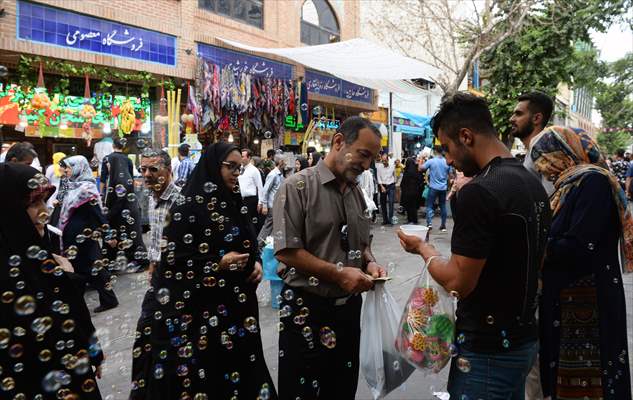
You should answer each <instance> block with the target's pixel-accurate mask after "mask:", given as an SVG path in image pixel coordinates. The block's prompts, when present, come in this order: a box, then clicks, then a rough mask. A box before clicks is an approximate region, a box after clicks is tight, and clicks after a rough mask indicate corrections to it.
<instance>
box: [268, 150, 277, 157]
mask: <svg viewBox="0 0 633 400" xmlns="http://www.w3.org/2000/svg"><path fill="white" fill-rule="evenodd" d="M275 153H276V151H275V150H274V149H268V151H267V152H266V158H270V157H274V156H275Z"/></svg>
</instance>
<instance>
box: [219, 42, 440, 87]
mask: <svg viewBox="0 0 633 400" xmlns="http://www.w3.org/2000/svg"><path fill="white" fill-rule="evenodd" d="M218 40H220V41H222V42H223V43H225V44H228V45H229V46H232V47H236V48H238V49H242V50H248V51H252V52H255V53H264V54H274V55H277V56H280V57H284V58H287V59H290V60H293V61H295V62H297V63H300V64H303V65H305V66H306V67H308V68H312V69H316V70H319V71H323V72H327V73H329V74H332V75H334V76H336V77H337V78H341V79H344V80H346V81H349V82H352V83H355V84H357V85H362V86H366V87H369V88H372V89H377V90H384V91H387V92H397V93H410V94H427V93H428V91H427V90H425V89H422V88H420V87H418V86H416V85H414V84H413V83H412V82H411V79H425V80H427V81H431V82H435V78H436V77H437V76H438V75H439V74H440V73H441V71H440V70H439V69H437V68H435V67H433V66H431V65H429V64H426V63H424V62H422V61H418V60H415V59H413V58H409V57H405V56H402V55H400V54H398V53H395V52H393V51H391V50H389V49H385V48H384V47H381V46H378V45H376V44H375V43H372V42H370V41H369V40H366V39H360V38H358V39H351V40H345V41H343V42H337V43H329V44H321V45H317V46H305V47H285V48H266V47H254V46H249V45H246V44H243V43H240V42H236V41H233V40H228V39H223V38H218Z"/></svg>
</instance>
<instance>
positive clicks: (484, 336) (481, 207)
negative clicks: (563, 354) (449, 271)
mask: <svg viewBox="0 0 633 400" xmlns="http://www.w3.org/2000/svg"><path fill="white" fill-rule="evenodd" d="M451 206H452V209H453V218H454V221H455V226H454V228H453V236H452V238H451V251H452V253H453V254H457V255H461V256H465V257H470V258H477V259H483V258H485V259H486V264H485V266H484V268H483V270H482V272H481V275H480V277H479V281H478V282H477V286H476V287H475V289H474V290H473V291H472V293H470V294H469V295H468V297H466V298H464V299H461V300H460V301H459V302H458V305H457V343H458V344H459V345H461V346H463V347H465V348H467V349H469V350H472V351H486V352H498V351H507V350H511V349H513V348H514V347H515V346H518V345H521V344H525V343H527V342H529V341H532V340H536V339H537V337H538V327H537V323H536V320H535V312H536V306H537V286H538V283H537V282H538V278H537V274H538V272H539V269H540V266H541V262H542V260H543V254H544V252H545V245H546V241H547V234H548V231H549V228H550V224H551V212H550V208H549V201H548V198H547V194H546V193H545V190H544V189H543V187H542V185H541V183H540V182H539V181H538V180H537V179H536V178H535V177H534V175H533V174H532V173H530V172H529V171H528V170H526V169H525V168H524V167H523V165H522V164H521V163H520V162H519V161H518V160H516V159H514V158H495V159H493V160H492V161H491V162H490V163H489V164H488V165H487V166H486V167H485V168H483V169H482V171H481V173H480V174H479V175H478V176H476V177H475V178H473V180H472V181H470V182H469V183H468V184H466V185H464V187H462V189H461V190H460V191H459V192H458V193H457V195H456V196H454V197H453V199H452V203H451Z"/></svg>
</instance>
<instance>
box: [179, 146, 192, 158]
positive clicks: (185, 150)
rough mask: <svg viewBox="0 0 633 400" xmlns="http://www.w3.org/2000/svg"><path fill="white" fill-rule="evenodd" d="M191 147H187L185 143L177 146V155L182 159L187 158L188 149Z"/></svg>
mask: <svg viewBox="0 0 633 400" xmlns="http://www.w3.org/2000/svg"><path fill="white" fill-rule="evenodd" d="M190 147H191V146H189V145H188V144H187V143H183V144H181V145H180V146H178V154H180V155H181V156H183V157H189V148H190Z"/></svg>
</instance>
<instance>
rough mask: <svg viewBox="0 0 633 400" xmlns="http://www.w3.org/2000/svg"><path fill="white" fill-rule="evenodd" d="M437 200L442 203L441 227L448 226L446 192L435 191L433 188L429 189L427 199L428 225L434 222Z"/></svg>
mask: <svg viewBox="0 0 633 400" xmlns="http://www.w3.org/2000/svg"><path fill="white" fill-rule="evenodd" d="M436 198H437V199H438V200H439V203H440V213H441V216H442V225H441V226H446V190H435V189H433V188H429V194H428V196H427V198H426V224H427V225H431V223H432V222H433V208H434V205H435V199H436Z"/></svg>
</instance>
